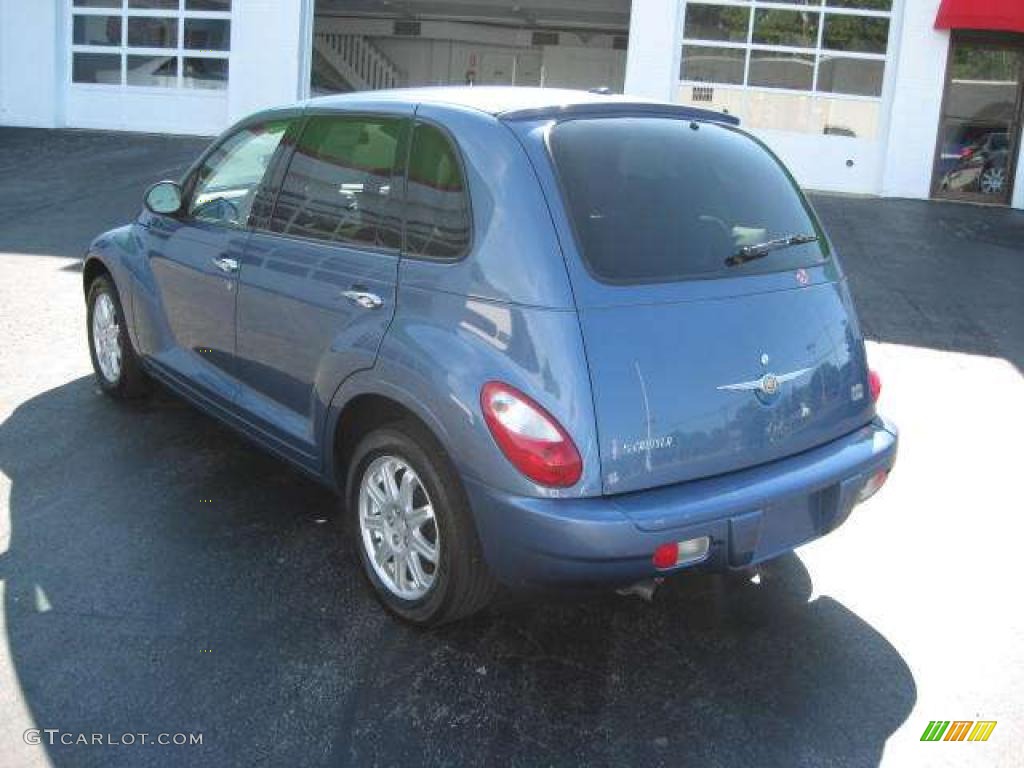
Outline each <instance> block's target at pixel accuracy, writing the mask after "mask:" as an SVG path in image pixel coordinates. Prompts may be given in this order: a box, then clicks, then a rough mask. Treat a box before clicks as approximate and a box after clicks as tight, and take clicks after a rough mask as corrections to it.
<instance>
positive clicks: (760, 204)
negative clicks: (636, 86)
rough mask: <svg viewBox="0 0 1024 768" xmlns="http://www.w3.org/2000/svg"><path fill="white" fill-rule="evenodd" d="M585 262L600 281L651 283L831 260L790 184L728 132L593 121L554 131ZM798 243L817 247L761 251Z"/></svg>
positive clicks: (654, 121) (654, 120) (657, 121)
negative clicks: (789, 240) (802, 239)
mask: <svg viewBox="0 0 1024 768" xmlns="http://www.w3.org/2000/svg"><path fill="white" fill-rule="evenodd" d="M551 153H552V156H553V158H554V162H555V166H556V168H557V170H558V175H559V177H560V179H561V185H562V189H563V191H564V195H565V198H566V204H567V206H568V209H569V214H570V216H571V218H572V221H573V225H574V227H575V230H576V236H577V240H578V244H579V247H580V250H581V251H582V255H583V259H584V261H585V262H586V264H587V267H588V268H589V269H590V271H591V272H592V273H593V274H594V275H595V276H596V277H597V278H598V279H600V280H604V281H607V282H613V283H654V282H669V281H676V280H686V279H693V278H713V277H725V276H737V275H745V274H752V273H763V272H776V271H780V270H788V269H797V268H800V267H808V266H811V265H814V264H818V263H821V262H822V261H823V260H824V259H825V258H826V257H827V255H828V252H827V244H826V243H825V240H824V236H823V234H822V233H821V231H820V228H819V227H818V225H817V222H816V221H815V220H814V218H813V216H812V215H811V213H810V211H809V210H808V208H807V205H806V203H805V201H804V199H803V197H802V196H801V195H800V193H799V191H798V190H797V188H796V185H795V184H794V182H793V180H792V179H791V177H790V176H789V175H788V173H787V172H786V171H785V170H784V169H783V168H782V166H781V165H780V164H779V163H778V162H777V161H776V160H775V158H773V157H772V156H771V155H770V154H769V153H768V152H767V151H765V150H764V149H763V148H762V147H761V146H760V145H759V144H758V143H757V142H755V141H754V140H752V139H750V138H749V137H747V136H745V135H743V134H742V133H740V132H739V131H736V130H733V129H731V128H728V127H726V126H721V125H716V124H710V123H696V122H690V121H688V120H677V119H672V118H666V117H630V118H624V117H615V118H591V119H580V120H571V121H567V122H563V123H560V124H558V125H557V126H555V128H554V129H553V130H552V132H551ZM794 236H797V237H799V236H804V237H805V238H806V239H810V238H811V237H816V238H818V239H817V240H816V241H814V242H805V243H802V244H794V245H788V246H782V245H780V244H779V243H776V244H775V246H771V247H769V248H767V249H761V248H758V247H757V246H760V245H763V244H764V243H769V242H772V241H778V240H781V239H785V238H792V237H794Z"/></svg>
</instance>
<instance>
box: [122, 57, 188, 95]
mask: <svg viewBox="0 0 1024 768" xmlns="http://www.w3.org/2000/svg"><path fill="white" fill-rule="evenodd" d="M125 77H126V78H127V83H128V85H144V86H149V87H155V88H175V87H177V85H178V57H177V56H129V57H128V67H127V71H126V73H125Z"/></svg>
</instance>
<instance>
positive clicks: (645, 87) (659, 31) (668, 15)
mask: <svg viewBox="0 0 1024 768" xmlns="http://www.w3.org/2000/svg"><path fill="white" fill-rule="evenodd" d="M682 1H683V0H633V4H632V6H631V10H630V16H629V50H628V51H627V52H626V85H625V90H626V93H628V94H631V95H633V96H643V97H645V98H649V99H659V100H661V101H674V100H675V99H676V93H677V91H678V87H679V60H680V58H681V56H682V44H683V25H682V18H683V17H682Z"/></svg>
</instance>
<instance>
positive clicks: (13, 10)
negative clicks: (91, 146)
mask: <svg viewBox="0 0 1024 768" xmlns="http://www.w3.org/2000/svg"><path fill="white" fill-rule="evenodd" d="M62 8H63V0H0V123H3V124H5V125H25V126H37V127H42V128H52V127H54V126H57V125H59V124H60V115H61V112H62V104H63V93H62V91H61V81H60V72H61V71H62V70H63V60H64V48H63V46H58V45H57V36H56V35H55V34H54V30H56V29H61V28H62V26H61V19H62V18H63V16H62Z"/></svg>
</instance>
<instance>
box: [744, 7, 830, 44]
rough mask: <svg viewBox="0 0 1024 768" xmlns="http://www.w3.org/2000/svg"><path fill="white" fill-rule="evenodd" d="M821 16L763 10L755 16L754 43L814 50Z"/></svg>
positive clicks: (809, 13)
mask: <svg viewBox="0 0 1024 768" xmlns="http://www.w3.org/2000/svg"><path fill="white" fill-rule="evenodd" d="M819 16H820V14H818V13H817V12H809V11H780V10H775V9H767V8H762V9H760V10H759V11H757V13H756V14H755V15H754V42H755V43H763V44H765V45H792V46H797V47H800V48H814V47H815V46H816V45H817V44H818V21H819Z"/></svg>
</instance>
